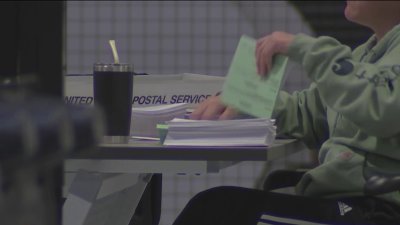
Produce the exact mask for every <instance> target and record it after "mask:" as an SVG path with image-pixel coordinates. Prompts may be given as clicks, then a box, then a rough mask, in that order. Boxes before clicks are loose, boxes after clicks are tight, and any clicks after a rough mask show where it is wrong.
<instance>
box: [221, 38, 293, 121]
mask: <svg viewBox="0 0 400 225" xmlns="http://www.w3.org/2000/svg"><path fill="white" fill-rule="evenodd" d="M255 49H256V40H254V39H252V38H251V37H248V36H245V35H243V36H242V37H241V38H240V41H239V44H238V47H237V49H236V52H235V55H234V57H233V60H232V63H231V66H230V68H229V71H228V75H227V77H226V80H225V82H224V85H223V89H222V94H221V100H222V101H223V102H224V103H225V104H227V105H229V106H231V107H234V108H236V109H238V110H239V111H242V112H244V113H246V114H249V115H252V116H256V117H266V118H271V115H272V111H273V108H274V105H275V100H276V97H277V95H278V92H279V89H280V87H281V82H282V80H283V77H284V74H285V68H286V64H287V61H288V59H287V57H285V56H282V55H276V56H275V57H274V62H273V63H274V64H273V68H272V70H271V71H270V72H269V74H268V75H267V76H266V77H260V76H259V75H258V74H257V66H256V58H255Z"/></svg>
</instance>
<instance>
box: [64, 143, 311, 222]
mask: <svg viewBox="0 0 400 225" xmlns="http://www.w3.org/2000/svg"><path fill="white" fill-rule="evenodd" d="M303 149H305V146H304V145H303V144H302V143H301V142H299V141H297V140H293V139H277V140H276V141H275V143H274V144H273V145H272V146H270V147H263V146H241V147H236V146H235V147H215V146H207V147H198V146H163V145H161V144H159V143H158V142H154V141H140V140H130V141H129V142H128V143H103V144H101V145H100V146H99V147H98V148H96V149H93V150H91V151H86V152H82V153H80V154H77V155H74V156H71V157H70V158H69V159H67V160H66V161H65V168H64V170H65V176H66V178H67V179H66V186H69V187H70V188H69V190H68V194H67V195H66V196H67V199H66V202H65V203H64V206H63V225H80V224H82V225H91V224H96V225H101V224H104V225H108V224H113V225H127V224H129V220H130V218H131V217H132V215H133V213H134V211H135V209H136V207H137V205H138V203H139V200H140V196H141V195H142V193H143V191H144V189H145V187H146V185H147V182H148V181H149V179H150V178H151V175H152V174H153V173H185V174H200V173H217V172H219V170H221V169H223V168H226V167H227V166H230V165H233V164H236V163H238V162H241V161H267V160H275V159H278V158H281V157H285V156H288V155H290V154H293V153H295V152H298V151H301V150H303Z"/></svg>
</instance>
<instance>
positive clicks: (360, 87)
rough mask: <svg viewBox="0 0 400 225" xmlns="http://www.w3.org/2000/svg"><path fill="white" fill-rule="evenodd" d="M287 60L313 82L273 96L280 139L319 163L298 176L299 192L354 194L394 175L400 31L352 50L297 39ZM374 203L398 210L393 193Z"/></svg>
mask: <svg viewBox="0 0 400 225" xmlns="http://www.w3.org/2000/svg"><path fill="white" fill-rule="evenodd" d="M287 55H288V57H289V58H290V59H291V60H293V61H295V62H298V63H300V64H301V65H302V66H303V68H304V69H305V71H306V73H307V74H308V76H309V78H310V79H311V80H312V81H313V83H312V84H311V86H310V87H309V88H308V89H306V90H303V91H301V92H295V93H293V94H292V95H289V94H288V93H286V92H283V91H281V92H280V93H279V95H278V98H277V101H276V103H275V108H274V113H273V118H276V121H277V127H278V135H286V136H291V137H295V138H298V139H301V140H303V141H304V143H305V144H306V145H307V146H308V147H309V148H311V149H316V150H318V151H319V152H318V155H319V162H320V165H319V166H318V167H316V168H314V169H312V170H310V171H308V172H307V173H306V174H305V175H304V176H303V178H302V179H301V181H300V182H299V184H298V185H297V187H296V190H297V192H298V194H302V195H307V196H320V197H339V196H343V197H344V196H360V195H364V184H365V182H366V180H367V179H368V178H369V177H371V176H372V175H373V174H375V173H377V172H384V173H389V174H391V173H397V174H400V78H399V76H400V25H398V26H396V27H394V28H393V29H392V30H391V31H390V32H388V33H387V34H386V35H385V36H384V37H383V38H382V39H381V40H380V41H379V42H377V41H376V37H375V36H372V37H371V38H370V39H369V40H368V41H367V42H366V43H365V44H362V45H361V46H359V47H358V48H356V49H355V50H354V51H352V50H351V49H350V48H349V47H348V46H345V45H343V44H341V43H340V42H338V41H337V40H335V39H333V38H330V37H319V38H313V37H309V36H307V35H303V34H298V35H296V36H295V39H294V41H293V43H292V44H291V45H290V46H289V50H288V54H287ZM378 197H382V198H385V199H387V200H390V201H392V202H395V203H397V204H399V205H400V194H399V192H398V191H396V192H393V193H388V194H384V195H380V196H378Z"/></svg>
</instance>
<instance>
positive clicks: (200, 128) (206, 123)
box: [164, 118, 276, 146]
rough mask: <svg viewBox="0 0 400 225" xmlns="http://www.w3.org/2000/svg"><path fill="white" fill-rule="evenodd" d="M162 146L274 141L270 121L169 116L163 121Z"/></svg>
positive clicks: (260, 144) (259, 144)
mask: <svg viewBox="0 0 400 225" xmlns="http://www.w3.org/2000/svg"><path fill="white" fill-rule="evenodd" d="M166 123H167V126H168V132H167V135H166V138H165V141H164V145H181V146H269V145H271V144H272V143H273V141H274V140H275V135H276V127H275V126H274V120H271V119H266V118H255V119H235V120H187V119H173V120H171V121H168V122H166Z"/></svg>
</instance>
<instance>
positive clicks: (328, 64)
mask: <svg viewBox="0 0 400 225" xmlns="http://www.w3.org/2000/svg"><path fill="white" fill-rule="evenodd" d="M397 39H398V40H397V43H399V42H400V40H399V39H400V38H397ZM394 43H395V42H392V43H391V46H387V51H386V53H385V55H383V56H382V57H381V58H380V59H379V62H376V63H364V62H360V61H359V60H356V59H355V58H354V56H353V55H352V51H351V49H350V48H349V47H348V46H345V45H342V44H341V43H339V42H338V41H337V40H335V39H333V38H330V37H319V38H313V37H309V36H306V35H303V34H298V35H296V37H295V39H294V41H293V43H292V44H291V45H290V46H289V51H288V56H289V58H291V59H292V60H294V61H296V62H299V63H301V64H302V65H303V67H304V69H305V71H306V73H307V74H308V76H309V77H310V79H311V80H313V82H315V83H316V85H317V89H318V91H319V93H320V95H321V99H322V100H323V102H324V103H325V104H326V105H327V106H328V107H330V108H331V109H332V110H334V111H336V112H337V113H340V114H342V116H343V117H345V118H347V119H348V120H350V121H352V122H353V123H354V124H355V125H356V126H358V127H359V129H361V130H363V131H364V132H366V133H368V134H370V135H373V136H377V137H391V136H394V135H396V134H397V133H399V132H400V119H399V114H400V79H399V76H400V47H399V44H397V46H396V45H395V44H394Z"/></svg>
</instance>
